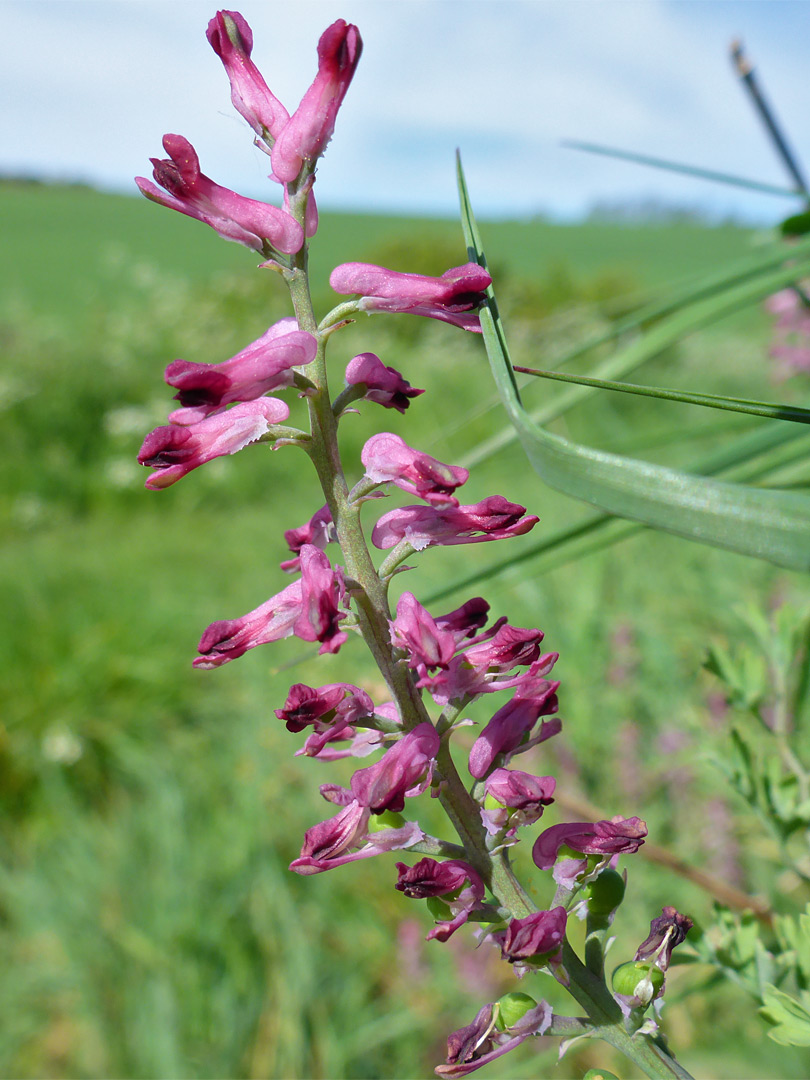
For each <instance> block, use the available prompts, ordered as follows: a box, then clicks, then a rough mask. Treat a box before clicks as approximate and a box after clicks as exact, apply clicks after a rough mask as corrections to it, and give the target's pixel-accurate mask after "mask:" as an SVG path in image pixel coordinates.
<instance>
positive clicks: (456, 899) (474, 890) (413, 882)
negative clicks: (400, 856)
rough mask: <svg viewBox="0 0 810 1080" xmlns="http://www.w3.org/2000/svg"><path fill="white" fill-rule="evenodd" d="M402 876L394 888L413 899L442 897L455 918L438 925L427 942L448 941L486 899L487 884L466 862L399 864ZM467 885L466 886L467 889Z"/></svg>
mask: <svg viewBox="0 0 810 1080" xmlns="http://www.w3.org/2000/svg"><path fill="white" fill-rule="evenodd" d="M397 870H398V871H399V877H398V879H397V883H396V885H395V886H394V888H396V889H398V890H399V891H400V892H402V893H404V894H405V895H406V896H410V897H411V898H412V899H416V900H424V899H427V897H430V896H441V897H443V898H444V899H445V901H446V903H447V905H448V907H449V908H450V910H451V912H452V913H453V916H454V917H453V919H452V920H448V921H446V922H441V923H439V924H438V925H437V926H436V927H435V928H434V929H433V930H431V931H430V933H429V934H428V936H427V940H428V941H432V940H433V939H434V938H436V939H437V940H438V941H447V939H448V938H449V937H450V936H451V935H452V934H454V933H455V932H456V930H458V928H459V927H460V926H462V925H463V924H464V923H465V922H466V921H467V919H468V918H469V915H470V912H471V911H473V910H474V909H475V908H477V907H478V906H479V905H480V903H481V901H482V900H483V899H484V892H485V890H484V883H483V881H482V880H481V878H480V877H479V876H478V874H477V873H476V872H475V870H473V868H472V867H471V866H469V865H468V864H467V863H465V862H462V861H461V860H460V859H447V860H446V861H445V862H437V861H436V860H435V859H420V860H419V862H418V863H416V864H415V865H414V866H406V865H405V863H397ZM465 886H466V887H465Z"/></svg>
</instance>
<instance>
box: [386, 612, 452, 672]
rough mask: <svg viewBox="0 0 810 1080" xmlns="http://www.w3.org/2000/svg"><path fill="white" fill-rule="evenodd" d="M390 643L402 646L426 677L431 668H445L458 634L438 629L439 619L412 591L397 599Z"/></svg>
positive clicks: (412, 665)
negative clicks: (434, 616) (437, 619)
mask: <svg viewBox="0 0 810 1080" xmlns="http://www.w3.org/2000/svg"><path fill="white" fill-rule="evenodd" d="M390 626H391V644H392V645H393V646H394V648H395V649H403V650H404V651H405V652H407V654H408V657H409V659H410V664H409V665H408V666H409V667H412V668H413V669H414V670H415V671H417V672H418V673H419V675H420V676H422V677H424V676H425V675H426V674H427V672H428V670H429V669H430V668H435V667H446V666H447V665H448V664H449V663H450V660H451V658H452V656H453V653H454V652H455V650H456V639H455V636H454V635H453V634H452V633H451V632H450V631H449V630H442V629H440V628H439V626H438V624H437V622H436V620H435V619H434V618H433V616H432V615H431V614H430V612H429V611H427V610H426V609H425V608H424V607H423V606H422V605H421V604H420V603H419V601H418V600H417V599H416V597H415V596H414V595H413V593H411V592H404V593H403V594H402V595H401V596H400V598H399V600H398V601H397V614H396V618H395V619H392V620H391V622H390Z"/></svg>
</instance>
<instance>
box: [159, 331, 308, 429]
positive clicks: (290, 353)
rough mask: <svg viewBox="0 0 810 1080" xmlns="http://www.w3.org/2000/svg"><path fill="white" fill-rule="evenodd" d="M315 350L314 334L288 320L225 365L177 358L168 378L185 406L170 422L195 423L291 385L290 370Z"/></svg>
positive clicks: (291, 372)
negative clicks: (222, 409) (236, 403)
mask: <svg viewBox="0 0 810 1080" xmlns="http://www.w3.org/2000/svg"><path fill="white" fill-rule="evenodd" d="M317 351H318V343H317V341H316V340H315V338H314V337H313V336H312V334H308V333H306V332H305V331H303V330H299V329H298V323H297V322H296V320H295V319H293V318H285V319H281V320H279V322H277V323H275V324H274V325H273V326H271V327H270V329H269V330H267V331H265V333H264V334H262V336H261V337H260V338H257V339H256V341H254V342H252V343H251V344H250V345H248V346H247V347H246V348H244V349H242V351H241V352H238V353H237V354H236V356H232V357H231V358H230V360H225V361H224V362H223V363H221V364H195V363H192V362H190V361H188V360H175V361H173V363H171V364H169V366H168V367H167V368H166V376H165V378H166V382H167V383H168V384H169V386H173V387H174V388H175V389H176V390H178V391H179V392H178V393H177V394H175V399H176V400H177V401H179V402H180V404H181V406H182V408H181V409H177V410H176V411H175V412H174V413H173V414H172V416H171V417H170V419H171V420H172V423H175V424H180V423H185V424H192V423H194V422H195V421H197V420H202V419H203V417H205V416H207V415H209V414H210V413H212V412H214V411H215V410H217V409H221V408H223V407H224V406H225V405H229V404H230V403H231V402H234V401H253V400H255V399H256V398H258V397H261V396H262V395H263V394H267V393H269V392H271V391H272V390H281V389H283V388H284V387H287V386H292V385H293V384H294V373H293V370H292V369H293V368H295V367H300V366H303V365H305V364H309V363H311V362H312V361H313V360H314V359H315V354H316V352H317Z"/></svg>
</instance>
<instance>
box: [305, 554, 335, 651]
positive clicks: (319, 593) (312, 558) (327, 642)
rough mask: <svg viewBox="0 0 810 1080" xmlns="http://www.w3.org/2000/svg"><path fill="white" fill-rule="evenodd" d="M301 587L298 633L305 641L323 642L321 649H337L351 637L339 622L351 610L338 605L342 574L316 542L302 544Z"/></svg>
mask: <svg viewBox="0 0 810 1080" xmlns="http://www.w3.org/2000/svg"><path fill="white" fill-rule="evenodd" d="M301 587H302V590H303V592H302V596H303V607H302V610H301V614H300V616H299V617H298V619H297V621H296V623H295V635H296V637H299V638H301V640H302V641H320V642H322V644H321V647H320V649H319V650H318V652H320V653H335V652H337V651H338V650H339V649H340V646H341V645H343V644H345V642H346V641H347V640H348V634H346V633H345V631H343V630H339V629H338V623H340V622H341V620H342V619H345V618H346V615H347V614H348V613H347V612H345V611H342V610H341V608H340V607H339V604H340V601H341V599H342V598H343V575H342V574H341V573H340V569H339V568H338V570H337V571H336V570H333V569H332V565H331V563H330V562H329V559H328V558H327V557H326V555H324V553H323V552H322V551H321V550H320V548H316V547H315V545H314V544H304V545H303V546H302V547H301Z"/></svg>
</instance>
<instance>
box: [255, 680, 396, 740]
mask: <svg viewBox="0 0 810 1080" xmlns="http://www.w3.org/2000/svg"><path fill="white" fill-rule="evenodd" d="M275 712H276V716H277V717H278V718H279V720H283V721H284V722H285V724H286V725H287V730H288V731H303V730H304V728H305V727H306V726H307V725H308V724H314V723H316V721H319V720H320V721H321V722H322V723H331V722H332V721H336V722H337V723H338V726H340V727H342V726H343V725H344V724H351V723H353V722H354V721H355V720H358V719H359V718H360V717H363V716H372V715H373V713H374V704H373V702H372V700H371V698H370V697H369V696H368V694H367V693H366V692H365V690H361V689H360V688H359V687H358V686H352V684H351V683H328V684H327V685H326V686H321V687H318V688H317V689H314V688H313V687H311V686H306V685H305V684H304V683H296V684H295V685H294V686H291V687H290V692H289V694H288V695H287V700H286V702H285V703H284V708H283V709H276V710H275Z"/></svg>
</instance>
